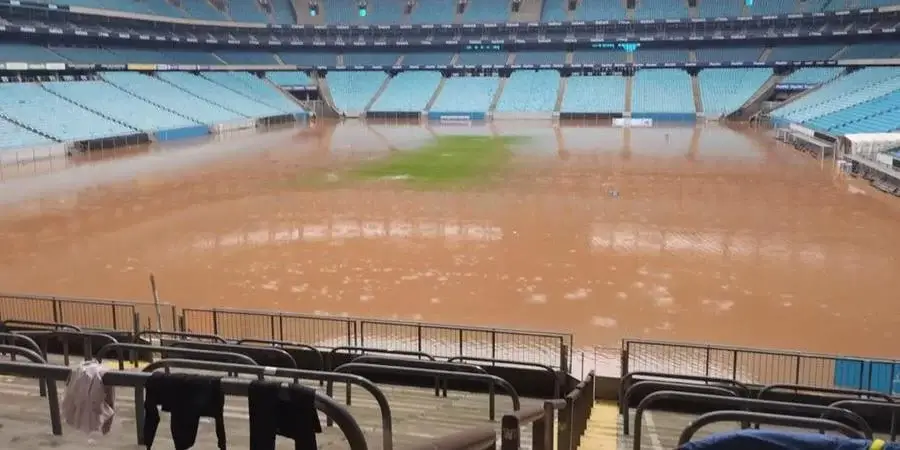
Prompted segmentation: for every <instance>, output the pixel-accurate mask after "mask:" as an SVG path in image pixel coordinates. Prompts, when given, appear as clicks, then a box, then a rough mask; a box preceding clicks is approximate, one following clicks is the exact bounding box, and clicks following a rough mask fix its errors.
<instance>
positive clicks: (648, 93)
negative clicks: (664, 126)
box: [623, 69, 696, 114]
mask: <svg viewBox="0 0 900 450" xmlns="http://www.w3.org/2000/svg"><path fill="white" fill-rule="evenodd" d="M623 90H624V89H623ZM631 105H632V106H631V112H632V113H666V114H668V113H672V114H687V113H695V112H696V108H695V107H694V94H693V86H692V83H691V76H690V75H688V73H687V72H685V71H683V70H680V69H645V70H639V71H638V72H637V74H636V75H635V76H634V82H633V86H632V97H631Z"/></svg>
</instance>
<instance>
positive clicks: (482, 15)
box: [462, 0, 509, 23]
mask: <svg viewBox="0 0 900 450" xmlns="http://www.w3.org/2000/svg"><path fill="white" fill-rule="evenodd" d="M508 5H509V3H508V2H498V1H495V0H469V2H467V3H466V9H465V11H464V12H463V15H462V20H463V22H467V23H483V22H492V23H505V22H508V21H509V10H508V9H507V8H508Z"/></svg>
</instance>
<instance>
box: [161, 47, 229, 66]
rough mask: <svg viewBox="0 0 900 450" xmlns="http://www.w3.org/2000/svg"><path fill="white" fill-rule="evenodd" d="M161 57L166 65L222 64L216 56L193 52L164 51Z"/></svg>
mask: <svg viewBox="0 0 900 450" xmlns="http://www.w3.org/2000/svg"><path fill="white" fill-rule="evenodd" d="M162 54H163V56H164V57H165V58H166V61H164V62H168V63H172V64H202V65H220V64H224V62H223V61H222V60H221V59H219V58H217V57H216V55H214V54H212V53H209V52H203V51H193V50H165V51H162Z"/></svg>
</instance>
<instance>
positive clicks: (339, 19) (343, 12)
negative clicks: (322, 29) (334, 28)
mask: <svg viewBox="0 0 900 450" xmlns="http://www.w3.org/2000/svg"><path fill="white" fill-rule="evenodd" d="M364 21H365V22H368V21H367V20H365V19H364V18H362V17H360V16H359V9H358V4H357V2H356V1H354V0H329V1H328V2H327V3H326V6H325V22H326V23H328V24H331V25H338V24H341V25H358V24H361V23H364Z"/></svg>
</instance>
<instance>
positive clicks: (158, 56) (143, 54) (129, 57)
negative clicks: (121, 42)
mask: <svg viewBox="0 0 900 450" xmlns="http://www.w3.org/2000/svg"><path fill="white" fill-rule="evenodd" d="M107 51H109V52H112V53H113V54H115V55H118V57H119V59H121V60H122V61H127V62H128V63H129V64H133V63H137V64H172V63H174V61H172V60H170V59H169V58H168V57H166V55H163V54H162V53H161V52H159V51H156V50H147V49H142V48H116V49H107Z"/></svg>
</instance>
